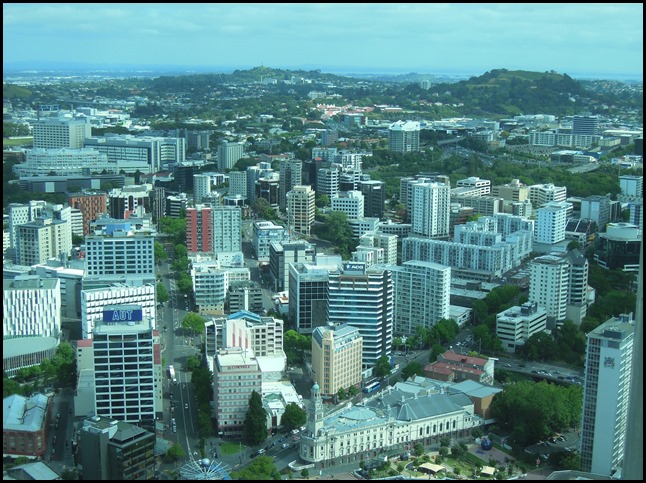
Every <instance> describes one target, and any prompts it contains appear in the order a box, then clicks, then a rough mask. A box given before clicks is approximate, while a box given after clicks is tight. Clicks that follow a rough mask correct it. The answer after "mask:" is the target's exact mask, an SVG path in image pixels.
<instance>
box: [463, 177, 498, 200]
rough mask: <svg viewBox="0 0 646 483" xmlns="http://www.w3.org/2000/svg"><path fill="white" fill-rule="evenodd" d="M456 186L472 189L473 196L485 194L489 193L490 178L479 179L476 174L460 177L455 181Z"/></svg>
mask: <svg viewBox="0 0 646 483" xmlns="http://www.w3.org/2000/svg"><path fill="white" fill-rule="evenodd" d="M456 186H457V187H458V188H471V189H473V190H475V191H474V193H473V196H485V195H488V194H489V193H491V180H488V179H481V178H479V177H477V176H470V177H468V178H466V179H461V180H459V181H458V182H457V183H456Z"/></svg>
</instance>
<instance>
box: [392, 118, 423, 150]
mask: <svg viewBox="0 0 646 483" xmlns="http://www.w3.org/2000/svg"><path fill="white" fill-rule="evenodd" d="M419 130H420V125H419V122H417V121H397V122H394V123H392V124H391V125H390V127H389V128H388V149H390V150H391V151H395V152H396V153H409V152H415V151H419Z"/></svg>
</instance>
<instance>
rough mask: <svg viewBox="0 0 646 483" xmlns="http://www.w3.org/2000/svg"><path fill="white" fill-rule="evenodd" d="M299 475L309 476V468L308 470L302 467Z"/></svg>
mask: <svg viewBox="0 0 646 483" xmlns="http://www.w3.org/2000/svg"><path fill="white" fill-rule="evenodd" d="M301 476H302V477H303V478H307V477H308V476H310V472H309V470H308V469H307V468H303V469H302V470H301Z"/></svg>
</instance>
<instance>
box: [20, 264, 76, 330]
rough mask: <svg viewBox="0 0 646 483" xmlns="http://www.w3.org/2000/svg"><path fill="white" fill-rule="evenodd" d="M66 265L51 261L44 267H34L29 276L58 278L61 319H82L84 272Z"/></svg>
mask: <svg viewBox="0 0 646 483" xmlns="http://www.w3.org/2000/svg"><path fill="white" fill-rule="evenodd" d="M65 265H67V264H65ZM65 265H64V264H63V263H62V262H61V261H60V260H54V259H50V260H48V261H47V263H44V264H42V265H33V266H32V267H31V270H30V272H29V274H30V275H38V276H39V277H40V278H57V279H58V280H59V282H60V287H61V317H66V318H69V319H78V318H80V317H81V314H80V307H81V302H80V299H79V296H80V287H81V280H82V279H83V273H84V271H83V269H82V268H72V267H71V266H70V267H67V266H65Z"/></svg>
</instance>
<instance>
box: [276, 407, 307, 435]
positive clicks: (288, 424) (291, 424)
mask: <svg viewBox="0 0 646 483" xmlns="http://www.w3.org/2000/svg"><path fill="white" fill-rule="evenodd" d="M280 421H281V424H282V425H283V427H284V428H285V429H286V430H287V431H291V430H292V429H296V428H300V427H301V426H303V425H304V424H305V423H306V422H307V413H306V412H305V410H304V409H302V408H301V407H300V406H299V405H298V404H296V403H294V402H291V403H289V404H288V405H287V406H285V413H284V414H283V417H282V418H281V420H280Z"/></svg>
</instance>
